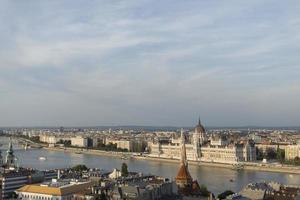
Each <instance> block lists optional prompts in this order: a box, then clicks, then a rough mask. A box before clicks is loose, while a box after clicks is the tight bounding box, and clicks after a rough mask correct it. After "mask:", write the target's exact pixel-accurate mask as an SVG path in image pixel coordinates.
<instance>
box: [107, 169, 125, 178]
mask: <svg viewBox="0 0 300 200" xmlns="http://www.w3.org/2000/svg"><path fill="white" fill-rule="evenodd" d="M121 176H122V173H121V171H120V170H118V169H114V170H113V171H112V173H110V174H109V175H108V177H109V178H111V179H117V178H119V177H121Z"/></svg>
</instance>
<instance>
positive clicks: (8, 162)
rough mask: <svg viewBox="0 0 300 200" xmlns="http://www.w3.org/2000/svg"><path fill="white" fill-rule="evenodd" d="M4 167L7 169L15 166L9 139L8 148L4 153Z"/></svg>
mask: <svg viewBox="0 0 300 200" xmlns="http://www.w3.org/2000/svg"><path fill="white" fill-rule="evenodd" d="M6 165H7V166H8V167H13V166H14V165H15V155H14V150H13V146H12V140H11V138H10V139H9V146H8V150H7V152H6Z"/></svg>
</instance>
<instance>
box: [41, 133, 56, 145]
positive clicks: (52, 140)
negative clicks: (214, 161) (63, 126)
mask: <svg viewBox="0 0 300 200" xmlns="http://www.w3.org/2000/svg"><path fill="white" fill-rule="evenodd" d="M40 141H41V142H45V143H48V144H56V143H57V142H58V139H57V138H56V136H54V135H48V134H42V135H40Z"/></svg>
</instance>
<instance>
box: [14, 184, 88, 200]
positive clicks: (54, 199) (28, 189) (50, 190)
mask: <svg viewBox="0 0 300 200" xmlns="http://www.w3.org/2000/svg"><path fill="white" fill-rule="evenodd" d="M89 186H90V182H78V181H62V180H56V179H54V180H52V182H49V183H48V182H46V183H43V184H40V185H25V186H23V187H21V188H20V189H17V190H16V193H17V194H18V195H19V198H21V199H23V200H32V199H41V200H71V199H73V195H74V194H76V193H78V192H80V191H84V190H85V189H87V188H88V187H89Z"/></svg>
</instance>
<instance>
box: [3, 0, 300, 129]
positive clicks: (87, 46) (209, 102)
mask: <svg viewBox="0 0 300 200" xmlns="http://www.w3.org/2000/svg"><path fill="white" fill-rule="evenodd" d="M299 11H300V3H299V1H275V0H273V1H268V0H267V1H261V0H251V1H204V0H194V1H192V0H189V1H179V0H164V1H158V0H151V1H150V0H126V1H122V0H106V1H104V0H102V1H100V0H99V1H93V0H90V1H86V0H82V1H79V0H69V1H67V0H66V1H32V0H28V1H16V0H4V1H1V6H0V24H1V26H0V44H1V45H0V112H1V115H0V126H32V125H35V126H43V125H50V126H52V125H53V126H74V125H75V126H89V125H175V126H191V125H194V124H195V123H196V122H197V118H198V116H199V115H201V118H202V121H203V123H204V124H205V125H208V126H242V125H260V126H263V125H266V126H291V125H300V112H299V111H300V78H299V77H300V65H299V64H300V57H299V55H300V53H299V52H300V12H299Z"/></svg>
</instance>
